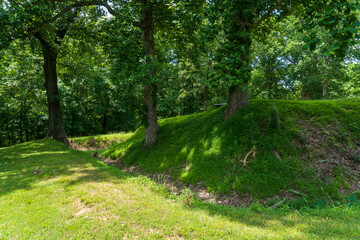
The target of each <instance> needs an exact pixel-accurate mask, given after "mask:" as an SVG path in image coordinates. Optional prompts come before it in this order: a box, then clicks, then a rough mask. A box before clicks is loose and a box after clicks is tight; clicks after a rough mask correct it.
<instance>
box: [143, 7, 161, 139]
mask: <svg viewBox="0 0 360 240" xmlns="http://www.w3.org/2000/svg"><path fill="white" fill-rule="evenodd" d="M142 4H143V6H144V10H143V12H142V16H141V22H140V24H139V27H140V28H141V32H142V47H143V50H144V53H145V58H146V60H147V63H148V64H154V63H155V42H154V20H153V9H152V5H151V2H149V1H148V0H142ZM155 76H156V72H155V70H154V69H153V67H151V68H150V69H149V72H148V78H149V79H148V81H147V82H148V83H147V84H146V85H145V88H144V110H145V111H144V117H145V121H146V122H145V145H147V146H150V145H152V144H153V143H154V142H155V141H156V138H157V135H158V131H159V124H158V122H157V113H156V85H155V83H153V81H154V78H155Z"/></svg>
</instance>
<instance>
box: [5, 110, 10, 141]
mask: <svg viewBox="0 0 360 240" xmlns="http://www.w3.org/2000/svg"><path fill="white" fill-rule="evenodd" d="M6 112H7V113H6V132H7V139H8V146H10V145H11V137H10V128H9V117H8V116H9V106H8V105H7V106H6Z"/></svg>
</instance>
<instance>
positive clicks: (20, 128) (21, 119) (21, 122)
mask: <svg viewBox="0 0 360 240" xmlns="http://www.w3.org/2000/svg"><path fill="white" fill-rule="evenodd" d="M22 125H23V102H22V101H20V119H19V135H20V136H19V140H20V143H22V142H24V141H23V136H22V135H23V132H22V129H23V126H22Z"/></svg>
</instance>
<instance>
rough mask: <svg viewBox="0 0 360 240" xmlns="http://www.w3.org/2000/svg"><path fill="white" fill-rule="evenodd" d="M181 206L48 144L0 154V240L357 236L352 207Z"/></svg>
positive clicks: (160, 190)
mask: <svg viewBox="0 0 360 240" xmlns="http://www.w3.org/2000/svg"><path fill="white" fill-rule="evenodd" d="M38 167H40V168H39V170H40V173H38V174H34V170H35V169H37V168H38ZM182 199H183V198H181V197H175V196H172V195H169V194H168V193H167V192H166V190H165V188H164V187H163V186H162V185H158V184H156V183H154V182H152V181H150V180H149V179H147V178H145V177H143V176H131V175H127V174H125V173H123V172H121V171H120V170H119V169H116V168H113V167H111V166H107V165H105V164H104V163H102V162H100V161H98V160H96V159H93V158H91V157H90V156H89V155H88V154H86V153H83V152H79V151H75V150H71V149H69V148H67V147H65V146H64V145H62V144H60V143H58V142H55V141H52V140H41V141H35V142H29V143H25V144H19V145H16V146H12V147H7V148H1V149H0V239H120V238H123V239H196V238H197V239H358V236H359V232H360V224H359V222H360V214H359V213H360V211H359V208H358V207H356V206H338V207H332V208H330V207H324V208H320V209H309V208H300V209H297V210H295V209H290V208H288V207H287V206H286V205H283V206H282V207H281V208H280V209H271V208H265V207H263V206H262V205H259V204H253V205H252V206H251V207H250V208H248V209H241V208H240V209H236V208H229V207H224V206H218V205H214V204H210V203H203V202H199V201H196V200H193V201H192V202H191V204H190V207H186V204H184V203H183V200H182Z"/></svg>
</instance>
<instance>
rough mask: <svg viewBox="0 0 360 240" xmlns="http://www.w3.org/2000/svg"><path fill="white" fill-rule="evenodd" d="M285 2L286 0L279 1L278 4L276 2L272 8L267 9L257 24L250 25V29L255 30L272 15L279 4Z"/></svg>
mask: <svg viewBox="0 0 360 240" xmlns="http://www.w3.org/2000/svg"><path fill="white" fill-rule="evenodd" d="M286 1H287V0H280V1H279V2H277V3H276V4H275V5H274V6H273V7H272V8H270V9H269V11H268V12H267V13H266V14H265V15H264V16H262V17H261V18H260V19H259V20H258V21H257V22H255V23H254V24H253V25H252V27H253V28H257V27H258V26H259V25H260V24H261V23H262V22H263V21H264V20H266V19H267V18H268V17H270V15H271V13H273V12H274V11H275V10H276V8H277V7H279V6H280V5H281V4H283V3H284V2H286Z"/></svg>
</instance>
